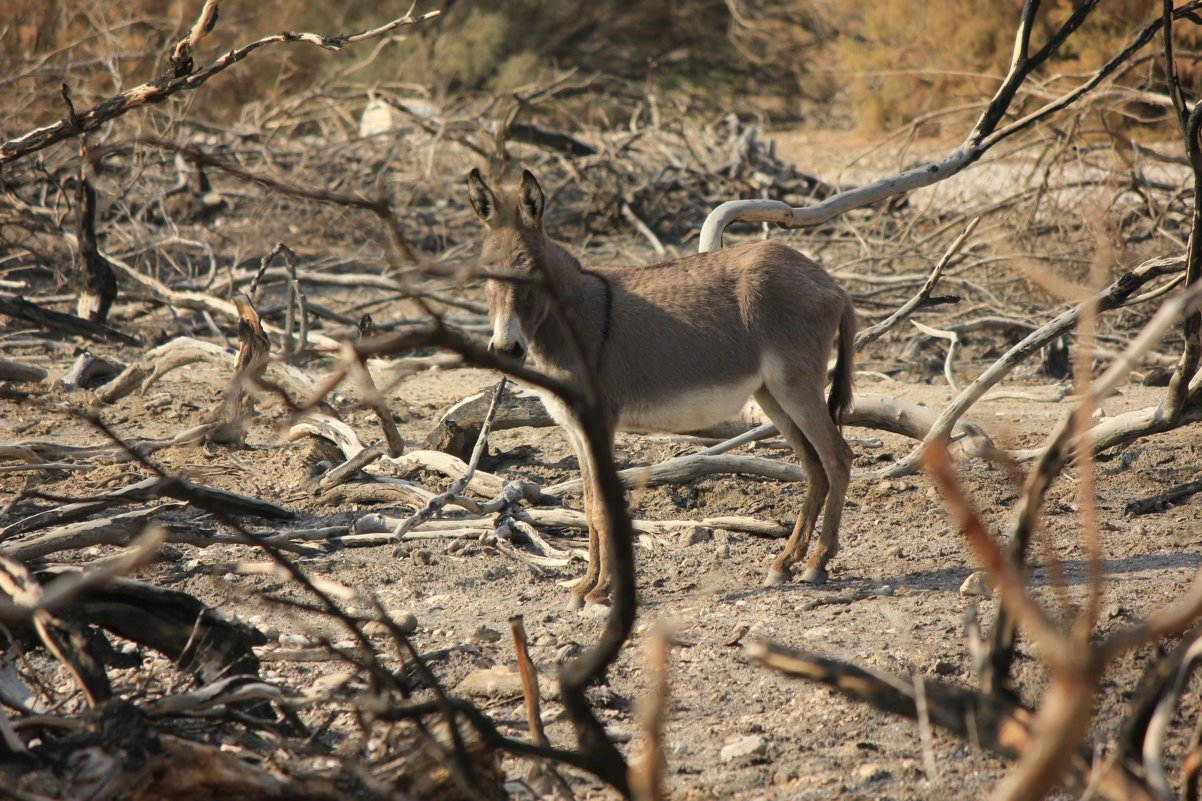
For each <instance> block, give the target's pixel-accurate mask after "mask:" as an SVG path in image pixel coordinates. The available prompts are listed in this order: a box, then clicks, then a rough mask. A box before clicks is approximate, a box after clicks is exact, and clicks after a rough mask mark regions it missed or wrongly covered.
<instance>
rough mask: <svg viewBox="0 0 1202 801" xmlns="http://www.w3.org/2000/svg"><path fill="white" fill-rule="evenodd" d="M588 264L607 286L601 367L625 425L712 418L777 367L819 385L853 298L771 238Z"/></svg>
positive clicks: (649, 426)
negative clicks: (632, 261)
mask: <svg viewBox="0 0 1202 801" xmlns="http://www.w3.org/2000/svg"><path fill="white" fill-rule="evenodd" d="M595 273H596V274H597V275H598V276H599V277H600V278H601V279H603V280H604V281H605V282H607V285H608V288H607V291H608V292H609V298H608V299H606V298H604V297H603V298H602V301H603V302H602V305H603V306H604V305H608V306H609V314H608V326H607V327H606V326H604V325H603V328H606V329H607V330H604V331H603V334H604V337H605V342H604V347H603V349H601V350H600V351H599V355H598V363H597V368H598V372H599V374H600V378H601V386H602V388H603V391H604V392H605V393H606V396H607V400H609V401H610V402H611V403H612V404H613V406H614V407H615V408H616V412H617V420H618V425H619V427H621V428H625V429H629V430H642V431H693V430H697V429H701V428H706V427H709V426H711V425H714V424H716V423H719V422H721V421H722V420H725V419H728V418H729V417H731V416H734V415H735V414H737V413H738V411H739V410H740V408H741V407H742V406H743V404H744V403H745V402H746V400H747V399H748V397H750V396H751V395H752V394H753V393H754V392H755V391H756V390H758V389H759V388H760V387H762V386H764V384H765V383H766V382H767V381H769V380H770V379H771V378H772V377H773V376H781V375H788V376H790V377H793V378H796V379H797V380H800V381H808V382H813V384H814V386H816V387H818V388H821V387H822V386H823V385H824V384H825V375H826V367H827V358H828V356H829V354H830V352H831V348H832V345H833V343H834V341H835V337H836V333H837V332H838V330H839V324H840V321H841V320H842V318H843V316H844V313H845V310H847V309H850V300H849V299H848V297H847V294H846V293H845V292H844V291H843V289H842V288H841V287H840V286H839V285H838V284H837V283H836V282H835V281H834V280H833V279H832V278H831V277H830V275H829V274H828V273H827V272H826V271H825V270H824V269H822V267H820V266H818V265H817V264H815V263H814V262H813V261H811V260H810V259H808V258H806V257H805V256H804V255H802V254H801V253H799V252H798V251H796V250H794V249H793V248H790V247H788V246H786V245H783V244H780V243H777V242H771V241H768V242H754V243H749V244H745V245H739V246H737V247H732V248H726V249H723V250H718V251H714V252H710V253H699V254H695V255H691V256H687V257H685V258H682V259H677V260H674V261H669V262H664V263H661V264H655V265H651V266H647V267H629V268H603V269H597V270H595ZM590 316H591V315H590Z"/></svg>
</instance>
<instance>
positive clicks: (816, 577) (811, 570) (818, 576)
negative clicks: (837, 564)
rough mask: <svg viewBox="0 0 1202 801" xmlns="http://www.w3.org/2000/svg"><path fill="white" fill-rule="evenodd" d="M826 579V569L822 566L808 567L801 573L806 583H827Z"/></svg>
mask: <svg viewBox="0 0 1202 801" xmlns="http://www.w3.org/2000/svg"><path fill="white" fill-rule="evenodd" d="M826 579H827V574H826V571H825V570H823V569H822V568H820V567H807V568H806V569H805V572H804V573H802V574H801V580H802V581H804V582H805V583H806V584H825V583H826Z"/></svg>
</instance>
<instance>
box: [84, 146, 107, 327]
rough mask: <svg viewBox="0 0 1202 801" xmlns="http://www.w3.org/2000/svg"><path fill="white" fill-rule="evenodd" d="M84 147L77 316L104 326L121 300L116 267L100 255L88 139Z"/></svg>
mask: <svg viewBox="0 0 1202 801" xmlns="http://www.w3.org/2000/svg"><path fill="white" fill-rule="evenodd" d="M80 141H81V142H82V143H84V144H83V147H81V151H83V152H82V153H81V155H82V156H83V158H81V159H80V169H79V191H78V192H77V193H76V201H77V203H78V207H77V208H76V217H75V240H76V244H77V245H78V246H79V261H80V265H79V269H77V270H76V273H75V276H74V279H75V280H74V283H75V285H76V288H77V291H78V293H79V298H78V301H77V303H76V314H78V315H79V316H80V317H82V318H83V319H85V320H91V321H92V322H94V323H100V324H104V322H105V321H106V320H107V319H108V313H109V309H110V308H112V305H113V301H114V300H116V299H117V276H116V275H115V274H114V273H113V265H111V264H109V262H108V259H106V258H105V257H104V256H102V255H101V254H100V248H99V247H97V245H96V190H95V189H93V188H92V182H91V181H90V180H89V179H88V154H87V144H86V142H87V138H86V137H81V139H80Z"/></svg>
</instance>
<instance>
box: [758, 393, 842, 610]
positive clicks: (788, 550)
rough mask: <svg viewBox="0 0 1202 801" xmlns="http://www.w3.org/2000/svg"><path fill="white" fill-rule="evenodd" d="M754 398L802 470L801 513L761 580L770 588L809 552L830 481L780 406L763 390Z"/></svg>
mask: <svg viewBox="0 0 1202 801" xmlns="http://www.w3.org/2000/svg"><path fill="white" fill-rule="evenodd" d="M755 399H756V402H757V403H759V404H760V408H761V409H763V410H764V414H766V415H767V416H768V419H769V420H771V421H772V422H773V423H774V424H775V425H776V427H777V429H778V430H779V431H780V433H781V436H783V437H784V438H785V441H786V442H788V443H789V445H790V446H792V448H793V450H794V451H796V452H797V456H798V457H799V458H800V459H801V462H802V465H803V466H804V467H805V471H806V495H805V500H804V501H803V502H802V504H801V511H800V512H798V513H797V522H796V523H795V524H794V526H793V533H792V535H790V536H789V541H788V542H787V543H786V544H785V549H784V550H783V551H781V553H780V556H778V557H776V561H774V562H773V563H772V567H771V568H769V569H768V577H767V578H766V579H765V580H764V585H765V586H769V587H771V586H775V585H777V584H784V583H785V582H787V581H788V580H789V576H790V574H791V572H792V567H793V565H794V564H796V563H797V562H800V561H801V559H802V557H804V556H805V553H806V551H807V550H808V549H809V547H810V537H811V536H812V535H813V533H814V526H815V525H816V524H817V522H818V513H819V512H821V511H822V504H823V502H825V501H826V496H827V492H828V490H829V489H830V482H828V481H827V478H826V471H825V470H824V469H823V467H822V461H821V460H820V459H819V458H818V453H817V452H816V451H815V450H814V446H813V445H811V444H810V441H809V440H808V439H806V437H805V435H804V434H803V433H802V432H801V429H800V428H799V427H798V426H797V424H796V423H794V422H793V418H791V417H789V415H788V414H786V413H785V410H784V409H782V408H781V405H780V404H779V403H777V402H776V398H774V397H772V394H771V393H770V392H768V390H767V389H760V390H759V391H758V392H756V393H755Z"/></svg>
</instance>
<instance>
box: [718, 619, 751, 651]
mask: <svg viewBox="0 0 1202 801" xmlns="http://www.w3.org/2000/svg"><path fill="white" fill-rule="evenodd" d="M750 630H751V626H750V625H748V624H746V623H736V624H735V627H734V628H733V629H731V630H730V634H729V635H727V637H726V639H725V640H723V641H722V644H723V645H725V646H726V647H727V648H734V647H735V646H737V645H738V644H739V643H740V642H742V641H743V635H745V634H746V633H747V632H748V631H750Z"/></svg>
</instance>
